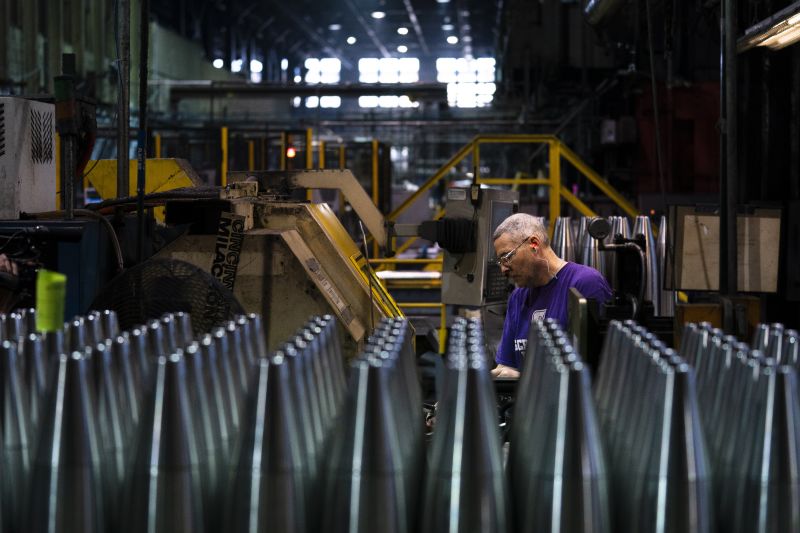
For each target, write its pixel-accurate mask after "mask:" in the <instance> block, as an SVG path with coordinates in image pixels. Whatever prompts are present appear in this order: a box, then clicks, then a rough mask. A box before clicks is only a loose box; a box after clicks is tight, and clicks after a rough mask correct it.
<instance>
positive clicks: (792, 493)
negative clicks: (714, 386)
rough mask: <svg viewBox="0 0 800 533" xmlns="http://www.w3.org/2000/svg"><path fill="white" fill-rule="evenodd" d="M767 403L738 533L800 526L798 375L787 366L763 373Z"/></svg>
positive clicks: (763, 387) (753, 456)
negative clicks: (739, 532)
mask: <svg viewBox="0 0 800 533" xmlns="http://www.w3.org/2000/svg"><path fill="white" fill-rule="evenodd" d="M760 381H762V382H763V386H762V387H761V390H762V391H763V394H764V399H765V400H766V402H765V404H764V406H763V408H762V409H761V411H760V414H761V417H760V424H761V425H762V427H763V428H764V429H763V430H762V431H760V432H759V433H758V435H757V436H758V438H759V440H758V442H756V443H755V446H753V448H752V460H751V461H750V464H749V465H748V467H747V471H746V481H745V490H744V493H743V498H742V500H741V502H740V507H741V508H740V509H739V512H738V514H737V521H739V522H741V526H740V529H739V531H743V532H744V531H768V532H778V531H794V530H796V529H797V527H798V524H800V499H798V494H800V467H798V461H797V458H798V457H800V397H799V396H798V383H797V374H796V371H795V370H794V369H793V368H791V367H788V366H782V367H778V368H771V369H769V370H768V371H766V372H765V373H764V375H763V376H762V379H761V380H760Z"/></svg>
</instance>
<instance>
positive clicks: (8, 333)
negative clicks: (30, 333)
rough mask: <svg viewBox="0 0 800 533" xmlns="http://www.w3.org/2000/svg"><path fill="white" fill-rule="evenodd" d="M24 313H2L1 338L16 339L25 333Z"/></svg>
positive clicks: (0, 322) (0, 315)
mask: <svg viewBox="0 0 800 533" xmlns="http://www.w3.org/2000/svg"><path fill="white" fill-rule="evenodd" d="M24 330H25V325H24V323H23V320H22V315H21V314H19V313H16V312H13V313H9V314H7V315H2V314H0V340H6V339H7V340H11V341H16V340H18V339H20V338H21V337H22V336H23V335H24V333H23V332H24Z"/></svg>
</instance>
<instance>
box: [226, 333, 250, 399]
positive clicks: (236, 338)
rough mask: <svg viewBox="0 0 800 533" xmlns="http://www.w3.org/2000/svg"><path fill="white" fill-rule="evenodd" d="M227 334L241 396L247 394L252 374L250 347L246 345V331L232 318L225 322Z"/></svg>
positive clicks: (234, 376)
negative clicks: (249, 368)
mask: <svg viewBox="0 0 800 533" xmlns="http://www.w3.org/2000/svg"><path fill="white" fill-rule="evenodd" d="M225 334H226V335H227V336H228V350H229V354H230V355H229V357H230V362H231V365H232V372H233V378H234V383H235V384H236V388H237V391H238V394H239V395H240V396H243V395H246V394H247V389H248V385H249V380H250V376H249V373H248V367H249V366H250V365H249V364H248V359H249V354H248V352H249V348H248V346H247V345H246V339H245V337H244V332H243V331H242V328H241V327H239V325H238V324H237V323H236V322H235V321H233V320H231V321H229V322H228V323H227V324H225Z"/></svg>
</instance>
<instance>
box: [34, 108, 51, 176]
mask: <svg viewBox="0 0 800 533" xmlns="http://www.w3.org/2000/svg"><path fill="white" fill-rule="evenodd" d="M52 132H53V113H49V112H47V111H36V110H35V109H31V159H32V160H33V162H34V163H51V162H52V161H53V135H52Z"/></svg>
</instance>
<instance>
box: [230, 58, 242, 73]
mask: <svg viewBox="0 0 800 533" xmlns="http://www.w3.org/2000/svg"><path fill="white" fill-rule="evenodd" d="M243 62H244V61H243V60H241V59H234V60H233V61H231V72H241V71H242V63H243Z"/></svg>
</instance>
